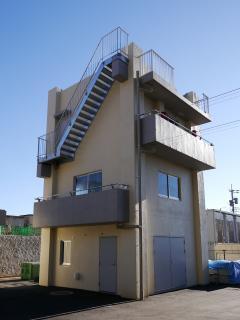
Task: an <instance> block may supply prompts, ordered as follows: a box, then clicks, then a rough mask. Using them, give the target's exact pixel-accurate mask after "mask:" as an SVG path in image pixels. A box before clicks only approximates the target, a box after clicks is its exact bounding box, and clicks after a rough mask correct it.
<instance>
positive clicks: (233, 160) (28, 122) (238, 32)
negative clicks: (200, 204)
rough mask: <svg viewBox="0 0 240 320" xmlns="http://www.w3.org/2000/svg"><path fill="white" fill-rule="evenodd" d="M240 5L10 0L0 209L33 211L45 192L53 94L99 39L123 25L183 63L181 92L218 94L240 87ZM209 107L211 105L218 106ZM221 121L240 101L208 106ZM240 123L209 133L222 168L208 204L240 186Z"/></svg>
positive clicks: (4, 5)
mask: <svg viewBox="0 0 240 320" xmlns="http://www.w3.org/2000/svg"><path fill="white" fill-rule="evenodd" d="M239 12H240V2H239V1H237V0H236V1H234V0H228V1H225V0H222V1H215V0H212V1H210V0H208V1H206V0H201V1H194V0H193V1H186V0H181V1H178V0H175V1H173V0H168V1H161V0H158V1H153V0H148V1H145V0H131V1H130V0H128V1H126V0H122V1H121V2H119V1H113V0H112V1H105V0H101V1H96V0H95V1H80V0H78V1H77V0H51V1H49V0H48V1H46V0H41V1H40V0H39V1H37V0H35V1H33V0H21V1H19V0H15V1H13V0H2V1H1V6H0V48H1V50H0V88H1V89H0V101H1V107H0V119H1V126H0V155H1V157H0V207H1V208H4V209H6V210H7V211H8V212H9V213H11V214H20V213H31V212H32V210H33V201H34V198H35V197H36V196H39V195H41V194H42V187H43V184H42V180H41V179H38V178H36V153H37V137H38V136H39V135H41V134H43V133H44V131H45V124H46V110H47V109H46V108H47V92H48V90H49V89H50V88H52V87H54V86H59V87H61V88H65V87H67V86H69V85H71V84H72V83H74V82H76V81H78V80H79V79H80V77H81V74H82V72H83V70H84V68H85V66H86V65H87V63H88V61H89V59H90V57H91V55H92V53H93V50H94V48H95V46H96V45H97V43H98V41H99V39H100V37H101V36H102V35H104V34H105V33H107V32H108V31H110V30H112V29H114V28H115V27H117V26H122V27H123V28H124V29H125V30H127V31H128V32H129V34H130V41H134V42H136V43H138V44H139V45H140V46H141V47H142V48H143V49H145V50H147V49H150V48H153V49H155V50H156V51H157V52H159V54H160V55H161V56H162V57H163V58H165V59H166V60H167V61H168V62H169V63H170V64H171V65H173V66H174V67H175V84H176V87H177V89H178V91H179V92H181V93H185V92H187V91H190V90H196V91H197V92H199V93H202V92H205V93H206V94H207V95H208V96H210V97H211V96H213V95H215V94H218V93H220V92H223V91H226V90H230V89H233V88H237V87H240V63H239V58H240V44H239V36H240V19H239ZM210 107H211V106H210ZM210 111H211V115H212V119H213V124H212V125H214V124H219V123H223V122H227V121H231V120H235V119H240V98H238V99H233V100H228V101H225V102H224V103H221V104H217V105H214V106H212V107H211V109H210ZM239 136H240V128H239V127H238V128H234V129H232V130H226V131H221V132H218V133H214V134H213V133H212V134H209V135H205V137H206V138H207V139H209V140H211V141H212V142H213V143H214V144H215V148H216V159H217V169H216V170H212V171H209V172H206V173H205V190H206V205H207V207H208V208H210V207H215V208H220V207H221V208H225V209H226V207H227V205H228V198H229V194H228V189H229V186H230V184H231V183H232V184H233V185H234V186H235V187H236V188H237V187H238V188H240V173H239V157H240V151H239Z"/></svg>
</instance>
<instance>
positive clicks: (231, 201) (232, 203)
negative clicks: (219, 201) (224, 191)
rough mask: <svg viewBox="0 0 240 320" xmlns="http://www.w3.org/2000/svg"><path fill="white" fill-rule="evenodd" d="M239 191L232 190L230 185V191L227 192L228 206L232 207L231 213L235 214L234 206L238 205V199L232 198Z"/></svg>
mask: <svg viewBox="0 0 240 320" xmlns="http://www.w3.org/2000/svg"><path fill="white" fill-rule="evenodd" d="M239 191H240V190H234V189H233V188H232V184H231V189H230V190H229V192H230V193H231V199H230V200H229V205H230V206H231V207H232V212H233V213H234V212H235V204H238V198H234V193H239Z"/></svg>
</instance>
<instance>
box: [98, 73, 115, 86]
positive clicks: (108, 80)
mask: <svg viewBox="0 0 240 320" xmlns="http://www.w3.org/2000/svg"><path fill="white" fill-rule="evenodd" d="M100 77H102V78H103V79H104V81H106V80H107V82H110V83H112V82H113V78H112V77H110V76H109V75H107V74H106V73H104V72H103V71H102V72H101V73H100Z"/></svg>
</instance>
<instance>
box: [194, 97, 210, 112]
mask: <svg viewBox="0 0 240 320" xmlns="http://www.w3.org/2000/svg"><path fill="white" fill-rule="evenodd" d="M194 104H195V105H197V106H198V108H199V109H200V110H202V111H203V112H205V113H209V98H208V96H207V95H206V94H204V93H203V94H202V99H200V100H197V101H195V102H194Z"/></svg>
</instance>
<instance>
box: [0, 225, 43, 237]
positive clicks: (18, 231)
mask: <svg viewBox="0 0 240 320" xmlns="http://www.w3.org/2000/svg"><path fill="white" fill-rule="evenodd" d="M40 234H41V229H38V228H33V227H32V226H27V227H16V226H14V227H8V226H0V235H15V236H40Z"/></svg>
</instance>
